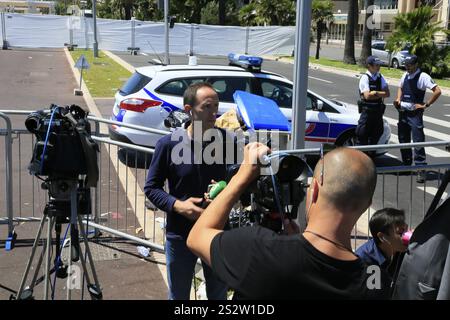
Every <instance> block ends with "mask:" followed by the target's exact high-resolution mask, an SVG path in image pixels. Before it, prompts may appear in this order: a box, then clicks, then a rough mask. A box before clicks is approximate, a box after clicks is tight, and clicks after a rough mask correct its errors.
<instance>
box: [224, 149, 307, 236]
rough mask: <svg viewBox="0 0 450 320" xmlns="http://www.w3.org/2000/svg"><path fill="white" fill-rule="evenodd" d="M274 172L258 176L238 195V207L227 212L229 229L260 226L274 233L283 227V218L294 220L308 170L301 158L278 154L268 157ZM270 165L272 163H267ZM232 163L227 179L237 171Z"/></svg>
mask: <svg viewBox="0 0 450 320" xmlns="http://www.w3.org/2000/svg"><path fill="white" fill-rule="evenodd" d="M274 159H275V160H276V161H277V162H278V163H277V164H278V171H277V172H276V173H274V174H272V175H261V176H260V177H258V179H256V180H255V181H254V182H253V183H252V184H251V185H250V187H249V188H248V189H247V190H245V192H244V193H243V194H242V195H241V197H240V203H241V209H238V210H234V211H232V213H231V214H230V217H229V224H230V227H231V228H236V227H240V226H245V225H261V226H263V227H266V228H269V229H271V230H273V231H275V232H281V231H282V230H283V229H282V228H283V227H282V226H283V220H284V219H286V218H288V219H296V218H297V212H298V208H299V206H300V204H301V203H302V202H303V200H304V198H305V195H306V184H305V182H304V181H305V179H306V178H307V177H308V174H309V172H311V169H310V168H309V166H308V164H307V163H306V162H305V161H304V160H302V159H301V158H299V157H297V156H293V155H287V154H279V155H275V156H272V158H271V162H274V161H273V160H274ZM270 165H272V164H270ZM239 167H240V165H233V166H231V167H230V168H229V170H228V177H227V180H228V181H229V180H230V179H231V178H232V177H233V176H234V175H235V174H236V173H237V171H238V170H239Z"/></svg>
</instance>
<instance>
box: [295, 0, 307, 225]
mask: <svg viewBox="0 0 450 320" xmlns="http://www.w3.org/2000/svg"><path fill="white" fill-rule="evenodd" d="M310 28H311V0H297V12H296V24H295V48H294V88H293V89H294V90H293V99H292V111H293V113H292V148H293V149H303V148H304V147H305V124H306V105H307V89H308V64H309V41H310V40H309V33H310ZM297 222H298V224H299V227H300V230H304V229H305V228H306V213H305V208H304V206H300V208H299V209H298V215H297Z"/></svg>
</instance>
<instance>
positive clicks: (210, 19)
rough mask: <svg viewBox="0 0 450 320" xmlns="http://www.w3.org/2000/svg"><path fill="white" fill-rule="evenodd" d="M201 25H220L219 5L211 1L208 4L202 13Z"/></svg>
mask: <svg viewBox="0 0 450 320" xmlns="http://www.w3.org/2000/svg"><path fill="white" fill-rule="evenodd" d="M201 15H202V17H201V19H200V23H202V24H219V3H218V2H216V1H211V2H208V3H207V4H206V6H205V7H204V8H203V9H202V12H201Z"/></svg>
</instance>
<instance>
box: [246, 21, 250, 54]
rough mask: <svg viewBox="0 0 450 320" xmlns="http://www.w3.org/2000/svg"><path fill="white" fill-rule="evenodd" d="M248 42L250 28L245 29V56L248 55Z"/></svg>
mask: <svg viewBox="0 0 450 320" xmlns="http://www.w3.org/2000/svg"><path fill="white" fill-rule="evenodd" d="M249 40H250V27H247V28H246V29H245V54H248V42H249Z"/></svg>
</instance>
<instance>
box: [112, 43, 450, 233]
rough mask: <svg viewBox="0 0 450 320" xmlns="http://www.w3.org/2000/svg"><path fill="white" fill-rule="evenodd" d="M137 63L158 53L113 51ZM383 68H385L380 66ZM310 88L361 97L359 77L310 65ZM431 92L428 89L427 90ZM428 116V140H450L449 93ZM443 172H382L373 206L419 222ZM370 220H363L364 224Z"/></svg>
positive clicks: (282, 70) (431, 157)
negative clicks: (421, 177) (422, 178)
mask: <svg viewBox="0 0 450 320" xmlns="http://www.w3.org/2000/svg"><path fill="white" fill-rule="evenodd" d="M114 54H116V55H118V56H119V57H121V58H122V59H123V60H125V61H126V62H128V63H130V64H131V65H133V66H134V67H141V66H149V65H151V64H150V63H149V61H151V60H152V59H155V58H156V56H154V55H150V54H146V53H144V54H138V55H130V54H129V53H124V52H114ZM187 62H188V57H187V56H175V55H174V56H171V63H172V64H186V63H187ZM198 64H219V65H227V64H228V62H227V60H226V59H225V58H224V57H210V56H199V57H198ZM263 69H264V70H267V71H271V72H275V73H278V74H281V75H283V76H285V77H286V78H288V79H290V80H292V74H293V64H290V63H284V62H278V61H271V60H266V61H264V64H263ZM381 71H382V70H381ZM308 72H309V73H308V88H309V90H312V91H314V92H316V93H318V94H320V95H322V96H323V97H325V98H329V99H335V100H340V101H343V102H347V103H350V104H356V101H357V100H358V83H359V77H356V76H355V77H349V76H344V75H339V74H335V73H330V72H324V71H321V70H314V69H311V68H310V69H309V71H308ZM397 88H398V84H397V83H390V90H391V97H390V98H388V99H386V101H385V103H386V104H387V106H388V107H387V110H386V112H385V119H386V120H387V121H388V122H389V124H390V128H391V131H392V136H391V143H398V137H397V119H398V113H397V111H396V110H395V108H394V107H393V106H392V101H393V100H394V97H395V96H396V93H397ZM427 95H429V93H428V94H427ZM424 119H425V128H426V131H425V134H426V141H436V140H450V126H449V123H450V122H449V121H450V97H449V96H443V95H442V96H441V97H440V98H439V100H438V101H437V102H436V103H435V104H434V105H433V106H432V108H430V109H428V110H427V112H426V117H425V118H424ZM426 152H427V161H428V163H429V164H443V163H449V160H450V154H449V153H448V152H446V151H445V150H443V149H442V148H427V149H426ZM399 159H400V151H399V150H392V151H389V153H388V154H387V155H385V156H382V157H380V158H378V159H376V160H375V162H376V164H377V166H378V167H386V166H396V165H401V162H400V160H399ZM441 174H442V172H439V171H436V172H434V171H433V172H429V173H428V177H427V178H428V181H427V182H426V183H425V184H417V183H416V179H415V176H410V175H393V174H386V175H379V182H378V186H377V190H376V193H375V196H374V203H373V205H372V207H371V210H372V213H373V210H378V209H381V208H383V207H388V206H390V207H398V208H402V209H404V210H405V211H406V216H407V221H408V222H409V224H410V225H412V226H416V225H417V224H418V223H419V222H420V221H421V220H422V217H423V215H424V213H425V211H426V209H427V208H428V206H429V204H430V203H431V201H432V199H433V196H434V194H435V192H436V190H437V187H438V185H439V183H440V177H441ZM366 225H367V223H364V224H363V226H364V228H365V227H366Z"/></svg>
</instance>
